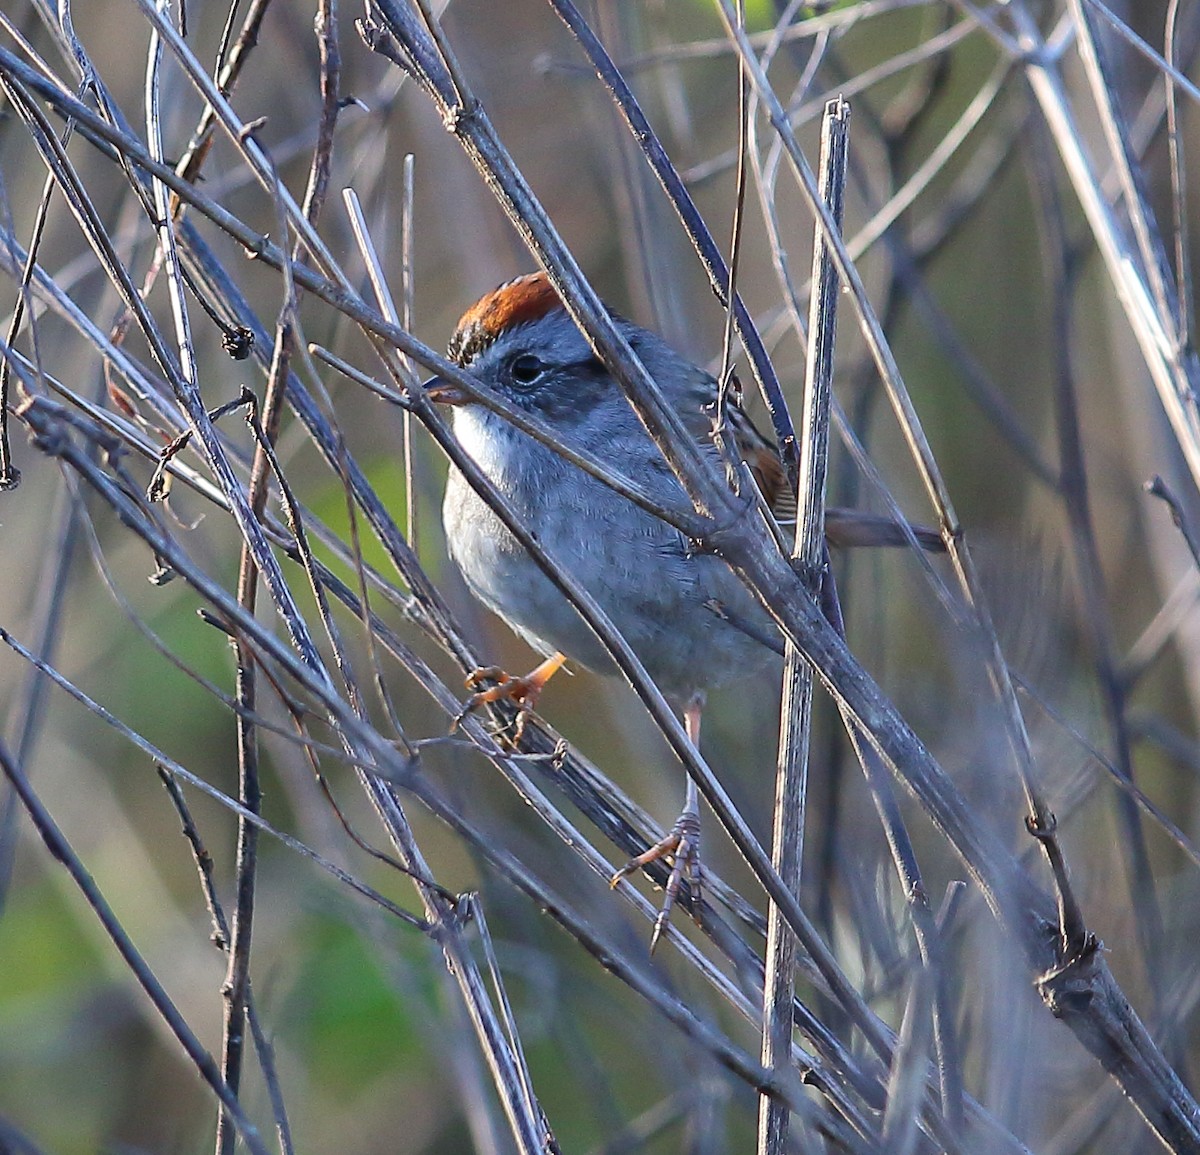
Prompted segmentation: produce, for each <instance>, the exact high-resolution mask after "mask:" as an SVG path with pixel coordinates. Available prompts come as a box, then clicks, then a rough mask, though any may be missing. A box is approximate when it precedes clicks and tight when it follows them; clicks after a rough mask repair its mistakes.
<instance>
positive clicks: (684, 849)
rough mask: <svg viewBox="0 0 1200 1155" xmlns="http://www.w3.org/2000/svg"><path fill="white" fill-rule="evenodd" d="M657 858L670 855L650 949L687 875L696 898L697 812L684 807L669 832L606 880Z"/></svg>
mask: <svg viewBox="0 0 1200 1155" xmlns="http://www.w3.org/2000/svg"><path fill="white" fill-rule="evenodd" d="M660 858H670V859H671V860H672V863H671V874H670V877H668V879H667V885H666V888H665V889H664V891H663V904H662V910H660V911H659V912H658V918H656V919H655V920H654V933H653V934H652V935H651V936H650V953H651V954H653V953H654V948H655V947H656V946H658V940H659V939H660V938H661V937H662V933H663V931H665V930H666V929H667V923H668V922H669V921H670V919H671V909H672V907H674V905H675V899H676V898H677V897H678V895H679V885H680V883H681V882H682V881H683V878H684V875H686V876H687V880H688V886H689V887H690V888H691V891H692V901H693V902H697V901H699V898H700V815H699V813H697V811H695V810H685V811H684V812H683V813H682V814H681V815H680V816H679V817H678V818H677V819H676V820H675V825H674V826H673V827H671V833H670V834H668V835H667V836H666V838H664V839H662V841H660V842H656V843H655V844H654V845H653V846H652V847H650V849H649V850H646V851H644V852H643V853H641V854H639V855H638V856H637V857H636V858H631V859H630V860H629V861H628V862H627V863H625V865H624V866H622V867H621V869H620V870H618V871H617V873H616V874H614V875H613V876H612V878H611V879H610V880H609V886H616V885H617V883H619V882H620V881H621V879H623V878H626V877H628V876H629V875H631V874H634V873H635V872H636V871H639V870H641V869H642V867H643V866H646V865H648V864H649V863H651V862H657V861H658V860H659V859H660Z"/></svg>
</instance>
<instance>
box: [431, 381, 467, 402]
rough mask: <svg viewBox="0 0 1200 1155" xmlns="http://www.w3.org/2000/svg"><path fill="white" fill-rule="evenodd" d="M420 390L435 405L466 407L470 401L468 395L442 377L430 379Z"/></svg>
mask: <svg viewBox="0 0 1200 1155" xmlns="http://www.w3.org/2000/svg"><path fill="white" fill-rule="evenodd" d="M422 388H423V389H424V390H425V396H426V397H428V398H429V400H430V401H433V402H434V403H435V404H437V405H466V404H467V403H468V402H469V401H470V400H471V397H470V395H469V394H468V393H466V392H464V391H463V390H462V389H460V388H459V387H458V386H457V385H452V384H451V383H450V382H449V381H447V380H445V379H444V378H442V377H430V378H429V380H428V381H426V382H425V383H424V385H423V386H422Z"/></svg>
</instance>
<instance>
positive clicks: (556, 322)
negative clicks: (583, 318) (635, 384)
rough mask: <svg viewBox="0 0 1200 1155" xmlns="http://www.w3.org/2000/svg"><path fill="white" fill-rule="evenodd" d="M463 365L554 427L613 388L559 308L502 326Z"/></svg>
mask: <svg viewBox="0 0 1200 1155" xmlns="http://www.w3.org/2000/svg"><path fill="white" fill-rule="evenodd" d="M465 368H468V369H470V370H471V372H473V373H474V374H476V376H478V377H481V378H482V379H483V380H484V381H486V382H487V383H488V384H489V385H491V386H492V387H493V388H494V389H495V390H496V391H497V392H499V393H502V394H503V395H504V396H505V398H506V399H507V400H508V401H510V402H511V403H512V404H513V405H514V406H516V407H517V408H519V409H524V410H525V411H526V412H528V413H531V414H534V415H535V416H538V417H541V418H542V419H544V420H545V421H547V422H548V423H550V424H552V425H556V426H559V427H562V426H564V425H571V424H575V423H577V422H578V421H579V420H580V419H582V418H583V417H584V416H586V415H587V414H588V413H590V412H591V411H592V410H593V409H594V408H595V407H596V406H597V405H599V404H600V403H601V402H603V401H604V400H605V399H606V398H608V397H610V396H611V395H612V392H613V390H614V388H615V386H614V385H613V383H612V380H611V378H610V377H609V376H608V374H607V372H606V371H605V369H604V366H603V365H602V364H601V362H600V360H599V359H598V358H597V357H596V355H595V354H594V353H593V352H592V350H591V347H590V346H589V345H588V343H587V341H586V340H585V339H584V337H583V334H582V333H580V332H579V330H578V329H577V328H576V327H575V323H574V322H573V321H572V320H571V318H570V317H569V316H568V315H567V313H566V312H565V311H564V310H562V309H556V310H553V311H552V312H550V313H547V314H545V315H544V316H542V317H539V318H538V319H537V320H536V321H527V322H523V323H521V324H518V325H515V326H513V327H512V328H511V329H508V330H506V331H505V332H504V333H502V334H501V335H500V336H499V337H498V338H497V339H496V340H495V341H493V342H492V343H491V344H488V345H487V346H485V347H484V348H482V349H480V350H479V351H478V352H477V353H476V354H475V356H474V357H473V358H472V359H471V360H470V361H469V362H467V364H466V366H465Z"/></svg>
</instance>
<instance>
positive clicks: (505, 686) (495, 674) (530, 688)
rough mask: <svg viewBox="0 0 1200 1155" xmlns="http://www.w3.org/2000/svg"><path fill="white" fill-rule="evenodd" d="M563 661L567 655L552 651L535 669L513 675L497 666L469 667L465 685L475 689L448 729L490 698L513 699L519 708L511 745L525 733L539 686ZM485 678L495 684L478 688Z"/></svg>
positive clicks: (545, 681) (546, 680)
mask: <svg viewBox="0 0 1200 1155" xmlns="http://www.w3.org/2000/svg"><path fill="white" fill-rule="evenodd" d="M564 661H566V659H565V658H564V657H563V655H562V654H555V655H554V656H553V657H550V658H547V659H546V660H545V661H544V662H542V663H541V665H539V666H538V667H537V668H536V669H535V670H531V671H530V672H529V673H528V674H524V675H520V676H514V675H513V674H510V673H508V672H507V671H506V670H503V669H501V667H499V666H480V667H479V669H477V670H472V671H471V673H470V674H469V675H468V677H467V681H466V685H467V689H468V690H474V691H475V693H473V694H472V695H471V696H470V697H469V698H468V699H467V700H466V701H465V702H464V703H463V707H462V709H461V710H459V712H458V713H457V714H455V716H454V721H453V722H452V723H451V726H450V729H451V731H453V730H454V729H456V728H457V727H458V725H459V724H460V723H461V722H462V720H463V719H464V718H465V717H466V716H467V715H468V714H470V713H472V712H473V711H475V710H478V709H479V707H480V706H486V705H488V704H489V703H490V702H513V703H515V704H516V706H517V707H518V709H517V716H516V719H515V720H514V722H513V733H512V742H513V745H514V746H515V745H517V744H518V743H519V742H520V741H521V737H522V735H523V734H524V733H525V723H526V721H527V720H528V719H529V716H530V715H531V714H532V713H533V710H534V707H535V706H536V705H537V701H538V698H539V697H541V693H542V690H543V689H544V688H545V686H546V683H547V682H548V681H550V679H551V677H553V675H554V674H555V672H556V671H557V670H558V669H559V667H560V666H562V664H563V662H564ZM485 682H494V683H495V685H492V686H488V687H487V689H484V690H480V689H478V687H480V686H482V685H483V684H484V683H485Z"/></svg>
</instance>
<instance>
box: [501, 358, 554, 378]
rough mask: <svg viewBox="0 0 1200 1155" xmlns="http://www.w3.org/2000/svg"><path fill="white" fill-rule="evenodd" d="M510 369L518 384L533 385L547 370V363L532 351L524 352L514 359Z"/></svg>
mask: <svg viewBox="0 0 1200 1155" xmlns="http://www.w3.org/2000/svg"><path fill="white" fill-rule="evenodd" d="M508 371H509V373H511V374H512V379H513V380H514V381H515V382H517V384H518V385H532V384H533V383H534V382H535V381H536V380H537V379H538V378H539V377H540V376H541V375H542V374H543V373H544V372H545V371H546V363H545V362H544V361H541V360H539V359H538V358H537V357H535V356H534V355H533V354H532V353H522V354H521V355H520V356H519V357H514V358H513V359H512V361H511V362H510V363H509V366H508Z"/></svg>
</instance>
